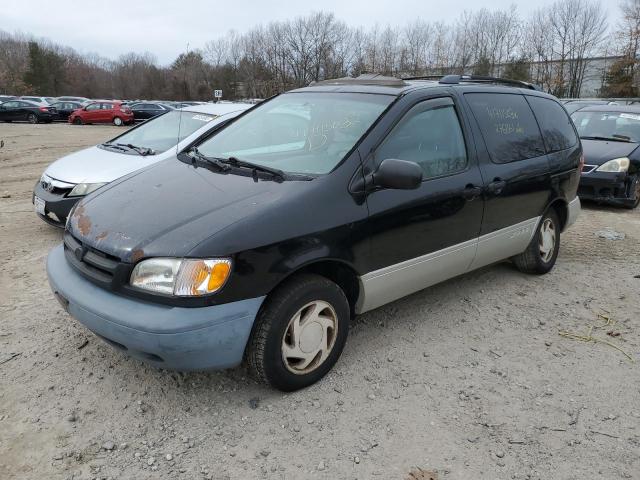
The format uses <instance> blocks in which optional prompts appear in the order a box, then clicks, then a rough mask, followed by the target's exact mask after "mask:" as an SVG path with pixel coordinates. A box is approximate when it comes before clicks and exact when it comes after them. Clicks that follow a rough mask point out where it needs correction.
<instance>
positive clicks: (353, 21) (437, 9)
mask: <svg viewBox="0 0 640 480" xmlns="http://www.w3.org/2000/svg"><path fill="white" fill-rule="evenodd" d="M601 1H602V4H603V5H604V6H605V8H607V10H609V12H610V13H609V19H610V23H614V22H615V21H616V20H617V18H618V8H617V4H618V2H617V0H601ZM552 2H553V0H513V1H511V2H509V1H508V0H506V1H499V0H485V1H484V2H478V1H477V0H475V1H474V0H437V1H434V0H393V1H392V0H360V1H354V0H323V1H322V2H317V3H316V2H302V1H300V0H276V1H273V0H271V1H266V2H265V1H257V0H254V1H252V2H251V1H246V0H235V1H234V0H231V1H229V0H224V1H220V2H215V1H211V0H129V1H126V2H123V1H115V0H109V1H105V0H89V1H87V0H2V2H1V7H0V29H1V30H5V31H8V32H11V33H14V32H22V33H29V34H33V35H35V36H37V37H45V38H48V39H50V40H52V41H54V42H56V43H60V44H63V45H66V46H69V47H72V48H74V49H76V50H77V51H79V52H80V53H89V52H94V53H97V54H99V55H101V56H103V57H108V58H116V57H117V56H118V55H120V54H122V53H126V52H130V51H135V52H139V53H142V52H147V51H148V52H151V53H152V54H154V55H155V56H156V58H157V59H158V60H159V61H160V62H161V63H163V64H166V63H169V62H171V61H172V60H173V59H175V58H176V56H177V55H178V54H179V53H180V52H183V51H184V50H185V49H186V46H187V43H189V45H190V48H191V49H193V48H201V47H202V46H203V45H204V44H205V43H206V42H207V41H208V40H211V39H213V38H216V37H218V36H220V35H223V34H224V33H226V32H227V31H228V30H230V29H235V30H237V31H239V32H244V31H246V30H248V29H250V28H251V27H253V26H254V25H257V24H259V23H268V22H270V21H273V20H286V19H289V18H293V17H296V16H300V15H306V14H309V13H311V12H314V11H320V10H322V11H324V12H333V13H334V14H335V15H336V17H337V18H338V19H340V20H343V21H345V22H347V23H348V24H349V25H352V26H363V27H369V26H372V25H375V24H376V23H379V24H381V25H386V24H391V25H404V24H405V23H407V22H408V21H411V20H413V19H415V18H417V17H421V18H423V19H424V20H429V21H438V20H442V21H446V22H449V21H453V20H455V19H456V18H458V16H459V15H460V14H461V13H462V11H464V10H465V9H466V10H477V9H479V8H481V7H486V8H488V9H497V8H507V7H508V5H510V4H514V5H516V7H517V9H518V11H519V12H520V14H521V16H523V17H526V16H527V14H529V13H530V12H531V11H532V10H534V9H535V8H537V7H539V6H542V5H548V4H550V3H552Z"/></svg>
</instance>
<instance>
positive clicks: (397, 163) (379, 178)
mask: <svg viewBox="0 0 640 480" xmlns="http://www.w3.org/2000/svg"><path fill="white" fill-rule="evenodd" d="M421 183H422V167H420V165H418V164H417V163H415V162H409V161H407V160H398V159H396V158H387V159H386V160H383V161H382V163H380V166H379V167H378V170H377V171H376V172H375V173H374V174H373V184H374V185H375V186H376V187H379V188H394V189H398V190H414V189H416V188H418V187H419V186H420V184H421Z"/></svg>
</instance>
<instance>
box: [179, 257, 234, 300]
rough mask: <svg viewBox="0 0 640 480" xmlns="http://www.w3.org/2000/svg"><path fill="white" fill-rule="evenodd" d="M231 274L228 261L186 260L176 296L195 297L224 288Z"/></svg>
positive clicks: (229, 261) (182, 267)
mask: <svg viewBox="0 0 640 480" xmlns="http://www.w3.org/2000/svg"><path fill="white" fill-rule="evenodd" d="M230 273H231V260H228V259H210V260H208V259H207V260H204V259H203V260H200V259H185V260H183V261H182V265H181V266H180V272H179V273H178V276H177V280H176V285H175V289H174V295H179V296H187V297H194V296H200V295H207V294H209V293H214V292H216V291H218V290H220V289H221V288H222V286H223V285H224V284H225V282H226V281H227V278H229V274H230Z"/></svg>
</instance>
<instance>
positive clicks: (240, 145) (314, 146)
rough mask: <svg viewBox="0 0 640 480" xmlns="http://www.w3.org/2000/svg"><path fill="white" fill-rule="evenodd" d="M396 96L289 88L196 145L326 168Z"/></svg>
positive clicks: (284, 166)
mask: <svg viewBox="0 0 640 480" xmlns="http://www.w3.org/2000/svg"><path fill="white" fill-rule="evenodd" d="M394 98H395V97H393V96H389V95H373V94H362V93H320V92H314V93H309V92H300V93H287V94H283V95H280V96H279V97H276V98H274V99H273V100H271V101H268V102H265V103H264V104H262V105H260V106H258V107H257V108H255V109H254V110H252V111H251V112H249V113H248V114H246V115H244V116H243V117H240V118H238V119H237V120H236V121H234V122H233V123H232V124H231V125H229V126H228V127H227V128H225V129H224V130H222V131H221V132H220V133H218V134H217V135H215V136H214V137H212V138H211V139H209V140H207V141H206V142H204V143H203V144H202V145H199V146H198V149H199V151H200V152H201V153H202V154H203V155H206V156H208V157H215V158H220V159H227V158H229V157H236V158H237V159H239V160H242V161H246V162H251V163H253V164H257V165H262V166H265V167H271V168H276V169H279V170H283V171H285V172H289V173H309V174H324V173H328V172H330V171H331V170H333V168H335V167H336V165H338V164H339V163H340V161H341V160H342V159H343V158H344V157H345V155H346V154H347V153H348V152H349V151H350V150H351V149H352V148H353V147H354V146H355V145H356V143H357V142H358V141H359V140H360V138H361V137H362V135H363V134H364V133H365V132H366V131H367V129H368V128H369V127H370V126H371V125H372V124H373V122H375V121H376V119H377V118H378V117H379V116H380V114H381V113H382V112H383V111H384V110H385V108H386V107H387V106H388V105H389V104H390V103H391V102H392V101H393V99H394Z"/></svg>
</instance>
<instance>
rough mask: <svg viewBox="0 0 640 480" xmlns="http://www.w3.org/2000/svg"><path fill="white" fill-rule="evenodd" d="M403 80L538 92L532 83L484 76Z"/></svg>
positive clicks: (441, 76)
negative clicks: (486, 84)
mask: <svg viewBox="0 0 640 480" xmlns="http://www.w3.org/2000/svg"><path fill="white" fill-rule="evenodd" d="M403 80H438V81H439V83H442V84H444V85H458V84H460V83H494V84H496V85H510V86H512V87H520V88H528V89H529V90H540V88H539V87H538V86H536V85H534V84H532V83H529V82H523V81H521V80H512V79H510V78H500V77H487V76H484V75H422V76H418V77H408V78H403Z"/></svg>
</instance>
